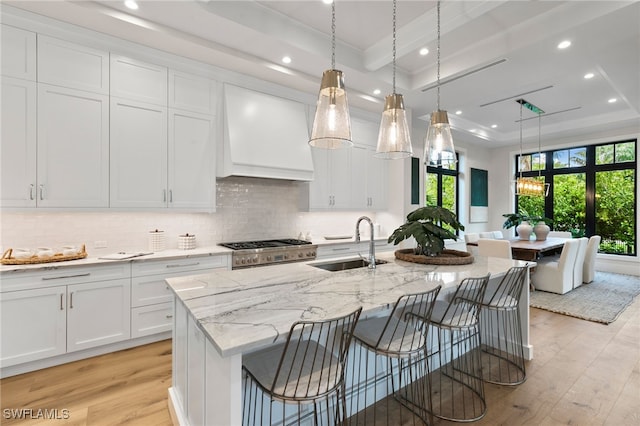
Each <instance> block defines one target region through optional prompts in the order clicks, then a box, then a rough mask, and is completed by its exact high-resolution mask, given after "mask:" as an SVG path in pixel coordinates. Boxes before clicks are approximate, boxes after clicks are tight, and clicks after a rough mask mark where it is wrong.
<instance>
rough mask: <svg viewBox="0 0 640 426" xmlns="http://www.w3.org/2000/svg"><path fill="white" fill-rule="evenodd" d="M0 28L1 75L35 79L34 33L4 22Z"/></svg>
mask: <svg viewBox="0 0 640 426" xmlns="http://www.w3.org/2000/svg"><path fill="white" fill-rule="evenodd" d="M0 30H1V32H0V52H1V57H2V59H1V60H0V67H1V68H0V69H1V70H2V75H3V76H9V77H16V78H21V79H24V80H31V81H35V80H36V33H33V32H31V31H26V30H23V29H20V28H16V27H12V26H9V25H4V24H0ZM2 123H3V124H4V120H2Z"/></svg>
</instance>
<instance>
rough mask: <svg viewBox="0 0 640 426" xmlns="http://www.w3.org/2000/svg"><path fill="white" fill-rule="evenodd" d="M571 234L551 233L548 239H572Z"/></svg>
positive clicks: (563, 232) (565, 232) (566, 232)
mask: <svg viewBox="0 0 640 426" xmlns="http://www.w3.org/2000/svg"><path fill="white" fill-rule="evenodd" d="M571 236H572V235H571V232H569V231H549V234H547V238H571Z"/></svg>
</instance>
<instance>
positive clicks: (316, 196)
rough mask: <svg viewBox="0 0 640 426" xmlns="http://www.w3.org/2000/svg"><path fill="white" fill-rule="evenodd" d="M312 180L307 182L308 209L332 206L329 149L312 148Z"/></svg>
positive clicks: (321, 208)
mask: <svg viewBox="0 0 640 426" xmlns="http://www.w3.org/2000/svg"><path fill="white" fill-rule="evenodd" d="M311 155H312V158H313V181H311V182H310V183H309V209H310V210H326V209H329V208H331V206H332V200H333V198H332V194H331V172H330V169H329V150H327V149H320V148H312V149H311Z"/></svg>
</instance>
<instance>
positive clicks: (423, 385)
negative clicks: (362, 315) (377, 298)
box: [348, 286, 440, 425]
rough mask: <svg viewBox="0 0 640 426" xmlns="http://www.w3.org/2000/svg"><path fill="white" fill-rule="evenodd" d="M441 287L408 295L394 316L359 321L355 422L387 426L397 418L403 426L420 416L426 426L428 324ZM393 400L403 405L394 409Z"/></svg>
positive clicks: (354, 377)
mask: <svg viewBox="0 0 640 426" xmlns="http://www.w3.org/2000/svg"><path fill="white" fill-rule="evenodd" d="M439 292H440V286H437V287H436V288H434V289H432V290H429V291H427V292H422V293H415V294H407V295H404V296H401V297H399V298H398V300H397V301H396V303H395V305H394V307H393V309H392V310H391V312H389V315H386V316H381V317H370V318H367V319H365V320H362V321H360V322H358V325H357V326H356V329H355V331H354V334H353V340H354V342H355V346H354V350H353V362H352V364H353V365H352V366H351V367H350V368H349V370H350V371H351V384H352V389H354V392H353V396H352V398H351V401H350V402H351V409H350V410H348V411H350V412H351V413H356V414H354V415H352V416H351V418H350V419H349V423H350V424H355V425H376V424H387V422H385V419H387V420H388V419H389V418H390V417H393V418H394V419H396V420H397V422H398V424H405V422H407V421H409V420H410V419H413V418H414V414H415V415H417V416H418V417H419V418H420V419H421V420H422V421H423V422H424V423H425V424H428V425H431V424H433V421H432V419H431V417H430V416H429V406H430V403H429V401H430V399H429V398H430V393H429V383H428V381H429V367H428V362H427V330H428V328H427V326H426V320H427V318H429V317H430V316H431V311H432V310H433V305H434V303H435V301H436V297H437V296H438V293H439ZM381 387H382V389H381V390H380V392H381V393H382V396H384V395H389V396H393V398H394V399H396V400H397V401H398V402H399V403H400V404H402V406H403V407H404V408H406V409H408V410H409V411H408V412H406V410H404V409H403V408H402V407H400V408H399V409H398V408H394V409H393V411H391V409H390V408H391V404H390V400H391V398H390V397H389V396H387V397H386V398H382V397H381V394H380V393H379V392H378V389H379V388H381Z"/></svg>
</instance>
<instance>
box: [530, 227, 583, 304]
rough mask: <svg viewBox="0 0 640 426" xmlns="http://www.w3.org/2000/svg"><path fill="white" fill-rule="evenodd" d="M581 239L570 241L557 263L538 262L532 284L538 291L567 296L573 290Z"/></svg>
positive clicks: (532, 276)
mask: <svg viewBox="0 0 640 426" xmlns="http://www.w3.org/2000/svg"><path fill="white" fill-rule="evenodd" d="M579 246H580V240H579V239H573V240H568V241H567V242H565V243H564V247H562V253H561V254H560V259H559V260H558V261H557V262H555V261H552V262H538V266H536V269H535V272H534V273H533V274H531V283H532V284H533V286H534V287H535V288H536V289H537V290H544V291H550V292H552V293H558V294H565V293H567V292H569V291H571V290H573V270H574V267H575V264H576V257H578V248H579Z"/></svg>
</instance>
